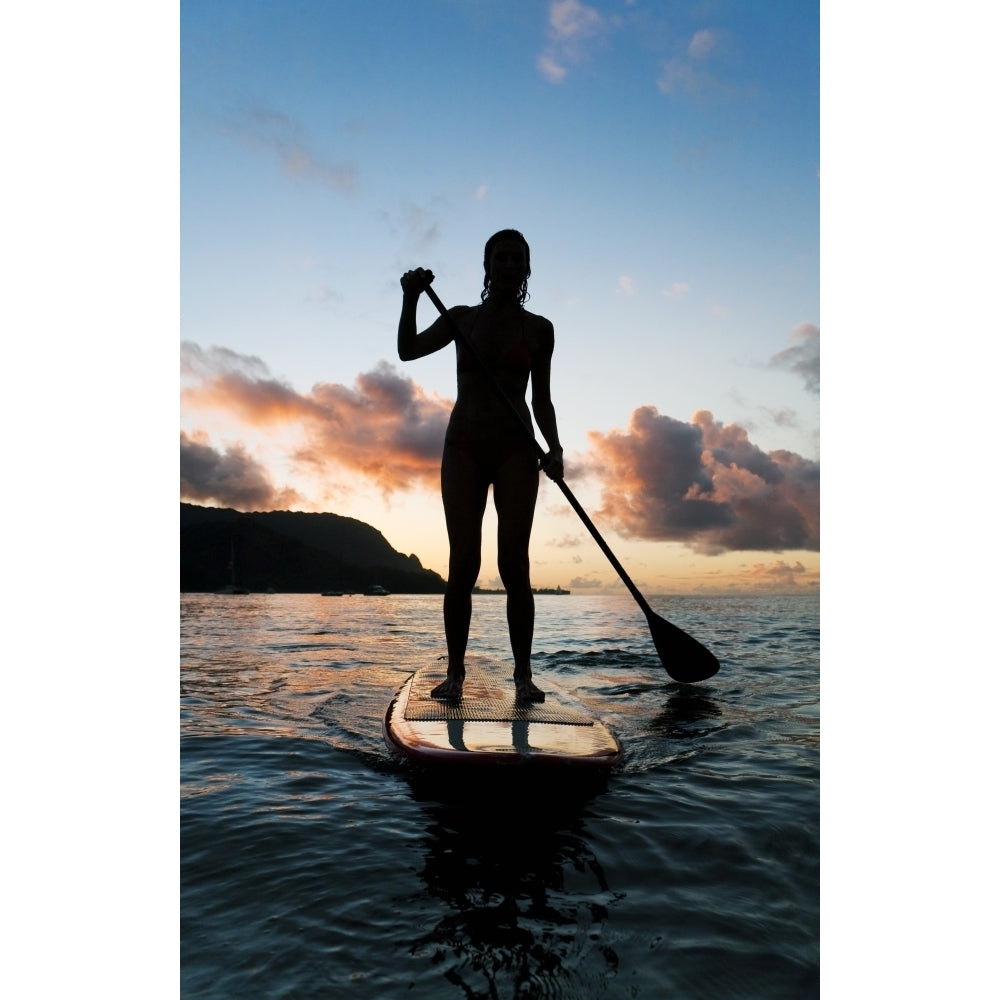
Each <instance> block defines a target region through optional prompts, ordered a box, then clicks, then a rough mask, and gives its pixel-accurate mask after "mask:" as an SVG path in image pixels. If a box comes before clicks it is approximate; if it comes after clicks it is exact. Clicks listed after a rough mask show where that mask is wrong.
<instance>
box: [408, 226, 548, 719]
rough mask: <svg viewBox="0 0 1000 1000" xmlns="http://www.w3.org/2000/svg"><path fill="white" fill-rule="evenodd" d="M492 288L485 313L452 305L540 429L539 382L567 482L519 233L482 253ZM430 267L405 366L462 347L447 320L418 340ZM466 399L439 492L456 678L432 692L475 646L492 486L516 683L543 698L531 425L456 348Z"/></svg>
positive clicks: (487, 286)
mask: <svg viewBox="0 0 1000 1000" xmlns="http://www.w3.org/2000/svg"><path fill="white" fill-rule="evenodd" d="M483 269H484V271H485V276H484V279H483V292H482V295H481V296H480V298H481V300H482V301H481V303H480V304H479V305H477V306H456V307H454V308H453V309H449V310H448V313H449V316H450V317H451V319H452V320H454V322H455V323H456V324H457V326H458V327H459V329H460V330H461V331H462V333H463V334H464V335H465V337H466V339H467V340H468V341H469V342H470V343H471V344H472V346H473V348H474V349H475V351H476V352H477V353H478V354H479V356H480V357H481V358H482V359H483V361H485V363H486V365H487V367H488V368H489V369H490V371H491V372H492V373H493V376H494V377H495V378H496V380H497V382H499V383H500V386H501V388H502V389H503V391H504V393H505V394H506V395H507V396H508V398H509V399H510V400H511V402H513V404H514V406H515V407H516V408H517V410H518V411H519V412H520V414H521V416H522V418H523V420H524V422H525V423H527V425H528V426H529V427H530V426H531V418H530V416H529V412H528V404H527V403H526V402H525V393H526V391H527V387H528V381H529V379H530V381H531V412H532V413H534V416H535V422H536V424H537V425H538V429H539V430H540V431H541V432H542V435H543V437H544V438H545V441H546V443H547V444H548V446H549V452H548V455H547V456H546V458H545V460H544V462H543V463H542V467H543V468H544V470H545V472H546V474H547V475H548V476H549V477H550V478H551V479H555V480H558V479H561V478H562V475H563V461H562V446H561V445H560V444H559V432H558V430H557V429H556V414H555V409H554V407H553V406H552V397H551V394H550V390H549V372H550V367H551V363H552V348H553V343H554V333H553V328H552V324H551V323H550V322H549V321H548V320H547V319H545V317H544V316H536V315H535V314H534V313H530V312H528V311H527V310H526V309H525V308H524V300H525V298H526V297H527V294H528V276H529V275H530V274H531V252H530V250H529V249H528V243H527V241H526V240H525V238H524V237H523V236H522V235H521V234H520V233H519V232H517V230H514V229H504V230H502V231H501V232H499V233H496V234H495V235H493V236H491V237H490V238H489V240H488V241H487V243H486V251H485V254H484V256H483ZM433 279H434V275H433V274H432V273H431V272H430V271H427V270H425V269H424V268H416V269H415V270H413V271H407V272H406V274H404V275H403V277H402V278H401V279H400V284H401V285H402V287H403V309H402V313H401V314H400V317H399V334H398V348H399V357H400V360H402V361H412V360H413V359H415V358H422V357H425V356H426V355H428V354H433V353H434V352H435V351H439V350H441V348H442V347H445V346H447V345H448V344H450V343H452V342H453V341H455V337H454V334H453V333H452V328H451V325H450V324H449V323H448V322H447V321H446V320H445V318H444V317H443V316H439V317H438V318H437V319H436V320H435V321H434V322H433V323H432V324H431V325H430V326H429V327H428V328H427V329H426V330H424V331H423V332H422V333H417V300H418V299H419V298H420V293H421V292H422V291H424V289H426V288H427V287H428V285H430V283H431V281H433ZM455 346H456V354H457V367H458V398H457V400H456V401H455V408H454V409H453V410H452V412H451V419H450V421H449V423H448V430H447V433H446V435H445V443H444V454H443V455H442V458H441V496H442V499H443V501H444V513H445V521H446V523H447V527H448V543H449V546H450V548H451V552H450V556H449V561H448V585H447V588H446V589H445V596H444V629H445V637H446V640H447V644H448V676H447V679H446V680H445V681H444V682H443V683H441V684H439V685H438V686H437V687H436V688H435V689H434V690H433V691H432V692H431V694H432V696H433V697H435V698H445V699H455V698H460V697H461V695H462V682H463V681H464V679H465V649H466V645H467V643H468V640H469V622H470V620H471V617H472V590H473V587H475V584H476V580H477V579H478V578H479V567H480V561H481V558H482V530H483V514H484V512H485V510H486V499H487V493H488V490H489V487H490V486H491V485H492V487H493V503H494V505H495V507H496V511H497V550H498V564H499V565H498V568H499V570H500V578H501V579H502V580H503V585H504V588H505V589H506V591H507V627H508V629H509V630H510V645H511V651H512V652H513V654H514V684H515V688H516V692H517V698H518V700H519V701H544V700H545V693H544V692H543V691H541V690H539V688H537V687H536V686H535V684H534V683H533V682H532V680H531V641H532V636H533V634H534V628H535V600H534V596H533V595H532V592H531V579H530V573H529V562H528V541H529V539H530V537H531V522H532V519H533V517H534V513H535V500H536V498H537V496H538V468H539V464H538V458H537V456H536V452H535V449H534V447H533V445H532V442H531V441H530V440H529V439H528V436H527V435H526V434H525V433H524V428H523V427H522V426H520V424H519V423H518V422H517V421H516V420H515V419H514V416H513V414H511V413H510V412H509V411H508V410H507V408H506V406H505V405H504V403H503V401H502V400H501V399H500V397H499V395H498V394H497V392H496V389H495V388H494V387H493V386H492V385H491V384H490V381H489V378H488V377H487V376H486V375H485V374H484V372H483V370H482V369H481V368H480V367H479V365H478V364H477V362H476V360H475V358H473V357H471V356H470V354H469V352H468V351H466V350H465V349H464V348H463V347H462V345H461V344H460V343H459V342H458V341H455Z"/></svg>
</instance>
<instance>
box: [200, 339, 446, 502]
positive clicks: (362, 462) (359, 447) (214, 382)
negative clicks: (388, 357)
mask: <svg viewBox="0 0 1000 1000" xmlns="http://www.w3.org/2000/svg"><path fill="white" fill-rule="evenodd" d="M182 357H183V359H184V367H185V370H186V371H187V372H188V374H189V376H191V375H195V376H196V377H197V381H196V382H195V384H193V385H188V386H186V387H185V388H183V389H182V391H181V399H182V404H183V405H184V407H185V408H186V410H188V411H189V412H194V413H197V412H198V411H200V410H207V409H218V410H223V411H225V412H226V413H228V414H230V415H234V416H236V417H237V418H238V419H239V420H241V421H242V422H243V423H244V424H246V425H247V426H248V427H252V428H256V429H265V428H266V429H270V430H274V431H279V430H282V429H288V430H292V431H295V432H297V437H298V441H299V443H298V444H296V445H295V446H294V447H292V448H291V450H290V451H289V453H288V458H289V460H290V461H291V462H292V463H293V465H297V466H299V467H301V468H302V469H304V470H308V471H309V472H310V473H312V474H314V475H315V474H319V475H323V474H327V475H332V474H333V470H334V467H337V468H339V469H341V470H347V471H349V472H350V473H352V475H354V476H361V477H363V478H364V479H365V480H366V481H368V482H371V483H374V484H376V485H377V486H378V488H379V489H381V490H382V492H383V494H384V495H386V496H388V495H390V494H392V493H393V492H395V491H397V490H410V489H413V488H437V486H438V483H439V480H440V461H441V449H442V447H443V445H444V434H445V428H446V426H447V423H448V418H449V415H450V413H451V407H452V403H451V402H450V401H449V400H446V399H441V398H439V397H437V396H429V395H428V394H427V393H425V392H424V391H423V389H421V388H420V386H418V385H417V384H416V383H415V382H413V381H412V379H409V378H405V377H403V376H401V375H400V374H398V372H396V370H395V369H393V367H392V366H391V365H389V364H387V363H386V362H381V363H380V364H379V365H377V366H376V367H375V369H374V370H372V371H370V372H365V373H363V374H361V375H358V376H357V378H356V379H355V381H354V385H353V386H345V385H340V384H338V383H336V382H323V383H319V384H317V385H315V386H313V388H312V389H311V390H310V391H309V392H298V391H296V390H295V389H293V388H292V387H291V386H288V385H285V384H284V383H282V382H280V381H279V380H277V379H275V378H273V377H272V376H271V374H270V372H268V371H267V369H266V366H263V364H262V363H261V362H260V361H259V360H258V359H256V358H252V357H251V358H248V357H244V356H241V355H238V354H236V353H235V352H233V351H228V350H225V349H220V348H212V349H211V350H209V351H205V350H203V349H202V348H200V347H198V345H195V344H189V343H188V344H184V345H183V349H182ZM274 438H275V439H276V440H277V439H278V435H277V434H275V435H274Z"/></svg>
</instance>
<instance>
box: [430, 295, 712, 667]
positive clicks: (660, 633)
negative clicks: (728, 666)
mask: <svg viewBox="0 0 1000 1000" xmlns="http://www.w3.org/2000/svg"><path fill="white" fill-rule="evenodd" d="M424 291H425V292H426V293H427V297H428V298H429V299H430V300H431V302H433V303H434V305H435V306H436V307H437V310H438V312H439V313H441V315H442V316H443V317H444V318H445V320H447V322H448V323H449V324H450V326H451V330H452V333H453V334H454V335H455V339H456V340H457V341H458V342H459V343H460V344H461V345H462V347H464V348H465V349H466V350H467V351H468V352H469V354H471V355H472V357H473V358H474V359H475V361H476V363H477V364H478V365H479V367H480V368H482V370H483V374H484V375H485V376H486V378H487V380H488V381H489V383H490V385H491V386H493V389H494V390H495V391H496V393H497V395H498V396H499V397H500V399H501V400H502V401H503V403H504V405H505V406H506V407H507V409H508V410H509V411H510V412H511V413H512V414H513V416H514V417H515V418H516V419H517V422H518V424H519V425H520V426H521V427H522V428H523V429H524V432H525V433H526V434H527V435H528V437H529V438H530V439H531V443H532V445H533V446H534V449H535V452H536V453H537V455H538V457H539V458H541V459H545V458H546V457H547V453H546V451H545V449H544V448H543V447H542V446H541V445H540V444H539V443H538V441H537V440H536V438H535V432H534V430H532V428H531V425H530V424H528V423H527V422H526V421H525V419H524V417H523V416H522V415H521V413H520V412H519V411H518V409H517V407H516V406H515V405H514V404H513V403H512V402H511V400H510V397H508V395H507V393H505V392H504V390H503V386H501V385H500V383H499V382H498V381H497V380H496V377H495V376H494V374H493V372H491V371H490V369H489V366H488V365H487V364H486V362H485V361H484V360H483V359H482V357H481V356H480V355H479V353H478V352H477V351H476V349H475V348H474V347H473V346H472V344H471V343H470V342H469V339H468V337H466V336H465V334H464V333H462V331H461V329H460V328H459V326H458V324H457V323H456V322H455V321H454V320H453V319H452V318H451V316H450V315H449V313H448V310H447V309H445V307H444V304H443V303H442V302H441V300H440V299H439V298H438V297H437V295H436V293H435V292H434V290H433V289H432V288H431V287H430V285H429V284H428V285H427V286H426V288H425V289H424ZM553 482H554V483H555V484H556V486H558V487H559V489H560V490H562V492H563V496H565V497H566V499H567V500H568V501H569V503H570V506H571V507H572V508H573V510H575V511H576V513H577V514H578V515H579V517H580V520H581V521H583V523H584V524H585V525H586V527H587V530H588V531H589V532H590V533H591V535H593V537H594V541H595V542H597V544H598V545H599V546H600V547H601V551H602V552H603V553H604V554H605V555H606V556H607V557H608V561H609V562H610V563H611V565H612V566H614V568H615V570H616V572H617V573H618V575H619V576H620V577H621V579H622V583H624V584H625V586H626V587H628V589H629V592H630V593H631V594H632V596H633V597H634V598H635V600H636V603H637V604H638V605H639V607H640V608H641V609H642V613H643V614H644V615H645V616H646V623H647V624H648V625H649V632H650V635H651V636H652V638H653V645H654V646H656V652H657V653H659V655H660V662H662V664H663V666H664V667H665V668H666V671H667V673H668V674H670V676H671V677H673V679H674V680H675V681H682V682H684V683H693V682H694V681H703V680H707V679H708V678H709V677H711V676H713V675H714V674H715V673H717V672H718V669H719V661H718V660H717V659H716V658H715V655H714V654H713V653H712V651H711V650H709V649H707V648H706V647H705V646H703V645H702V644H701V643H700V642H698V640H697V639H695V638H694V637H693V636H690V635H688V634H687V632H685V631H684V630H683V629H680V628H678V627H677V626H676V625H674V624H672V623H671V622H668V621H667V620H666V619H665V618H662V617H661V616H660V615H658V614H657V613H656V612H655V611H654V610H653V609H652V608H651V607H650V606H649V603H648V602H647V601H646V598H645V597H643V596H642V594H641V593H640V592H639V588H638V587H636V585H635V584H634V583H633V582H632V580H631V578H630V577H629V575H628V573H626V572H625V568H624V567H623V566H622V564H621V563H620V562H619V561H618V560H617V558H616V557H615V554H614V553H613V552H612V551H611V549H610V547H609V546H608V543H607V542H606V541H605V540H604V539H603V538H602V537H601V533H600V532H599V531H598V530H597V528H596V526H595V525H594V522H593V521H591V520H590V518H589V517H588V516H587V512H586V511H585V510H584V509H583V507H581V506H580V502H579V501H578V500H577V499H576V497H575V496H573V493H572V492H571V490H570V488H569V487H568V486H567V485H566V483H565V481H564V480H562V479H555V480H553Z"/></svg>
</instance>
